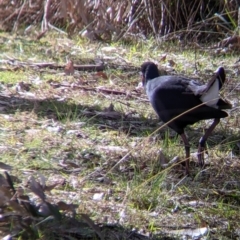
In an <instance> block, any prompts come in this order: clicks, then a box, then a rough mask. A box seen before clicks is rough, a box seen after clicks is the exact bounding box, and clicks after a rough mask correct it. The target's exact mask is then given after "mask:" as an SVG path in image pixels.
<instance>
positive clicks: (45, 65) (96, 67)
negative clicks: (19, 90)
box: [0, 59, 105, 71]
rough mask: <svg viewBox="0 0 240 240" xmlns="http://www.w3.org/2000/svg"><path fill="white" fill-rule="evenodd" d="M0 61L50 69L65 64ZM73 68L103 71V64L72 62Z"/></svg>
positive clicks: (62, 67) (61, 67)
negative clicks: (77, 63)
mask: <svg viewBox="0 0 240 240" xmlns="http://www.w3.org/2000/svg"><path fill="white" fill-rule="evenodd" d="M0 63H2V64H8V65H11V66H18V67H37V68H50V69H55V70H56V69H64V68H65V66H66V65H57V64H55V63H44V62H43V63H28V62H21V61H18V60H15V59H10V60H1V61H0ZM74 70H78V71H103V70H105V66H104V65H103V64H101V65H94V64H87V65H76V64H74Z"/></svg>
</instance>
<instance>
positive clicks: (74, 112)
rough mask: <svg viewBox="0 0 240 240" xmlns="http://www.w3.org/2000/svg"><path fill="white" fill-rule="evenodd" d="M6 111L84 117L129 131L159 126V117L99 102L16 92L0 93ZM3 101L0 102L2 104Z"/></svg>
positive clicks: (138, 132) (59, 118)
mask: <svg viewBox="0 0 240 240" xmlns="http://www.w3.org/2000/svg"><path fill="white" fill-rule="evenodd" d="M0 101H1V102H2V103H4V102H6V103H8V106H6V105H3V106H4V112H5V113H8V114H14V113H15V112H16V111H24V112H26V111H27V112H34V113H35V114H36V115H37V116H38V117H39V118H48V119H53V120H56V121H60V122H65V121H68V120H73V121H85V122H86V123H88V124H90V125H95V124H96V125H97V127H98V128H101V129H104V128H105V129H108V128H109V129H113V130H118V131H123V132H125V133H127V134H128V135H137V136H141V135H145V134H147V132H150V131H152V129H153V128H156V127H157V125H156V123H157V121H152V120H149V119H146V118H144V117H141V116H139V115H137V114H134V113H130V114H124V113H122V112H118V111H115V110H114V109H110V108H111V107H110V108H109V109H104V108H103V107H102V106H100V105H94V106H89V105H86V104H81V103H80V104H75V103H71V102H70V101H65V100H64V101H61V100H59V99H57V98H56V99H54V98H49V99H44V100H39V99H28V98H21V97H15V96H0ZM1 102H0V105H1Z"/></svg>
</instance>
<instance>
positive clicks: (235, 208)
mask: <svg viewBox="0 0 240 240" xmlns="http://www.w3.org/2000/svg"><path fill="white" fill-rule="evenodd" d="M0 39H2V41H1V42H2V44H1V47H0V48H1V49H0V50H1V51H0V58H1V59H8V58H7V56H10V57H11V58H12V59H18V60H20V61H25V62H28V61H33V62H41V61H42V62H56V63H59V64H63V63H64V64H65V63H66V59H67V58H71V59H73V62H74V63H76V64H85V63H86V64H87V63H94V60H95V59H96V58H100V59H104V62H105V64H106V66H107V69H106V71H105V72H104V73H105V74H106V75H107V79H105V78H103V77H101V76H98V75H97V74H96V73H94V72H90V73H87V72H75V75H74V76H66V75H64V74H63V70H58V71H52V70H50V69H37V68H36V69H32V68H29V67H24V68H20V69H18V70H17V71H13V70H11V66H10V65H8V64H1V65H0V67H4V68H5V70H2V71H0V79H1V82H2V89H3V92H4V94H2V95H1V96H0V97H1V99H0V100H1V101H3V102H2V105H3V109H2V111H1V115H0V124H1V129H0V151H1V161H2V162H5V163H7V164H9V165H12V166H13V172H12V174H13V175H17V176H18V178H19V179H20V183H19V185H22V184H21V181H25V180H26V179H27V178H28V177H29V175H31V173H32V174H33V175H37V174H38V173H40V174H43V175H44V176H45V177H46V179H47V182H48V183H49V184H50V183H52V182H54V180H56V179H64V181H65V185H62V186H58V187H56V188H54V189H53V190H52V191H51V194H49V195H48V198H49V199H54V201H57V200H59V201H66V202H68V203H74V204H77V205H78V208H77V213H79V214H80V213H86V214H89V215H90V217H91V218H92V219H93V220H94V221H95V222H96V223H101V224H103V223H104V224H114V223H120V224H121V226H122V227H124V228H126V229H127V228H130V229H131V228H135V229H137V230H138V231H140V232H142V233H145V234H146V235H150V234H152V235H153V236H154V237H155V238H158V236H159V235H158V234H159V233H161V232H164V233H167V234H171V233H172V232H171V231H173V230H182V229H186V228H191V229H199V228H201V227H204V226H207V227H208V228H209V233H208V237H207V238H208V239H236V236H238V233H237V232H238V229H239V228H240V225H239V222H240V221H239V220H240V218H239V214H238V212H239V206H240V205H239V180H238V176H239V163H238V161H239V155H236V154H233V155H231V153H233V148H234V147H235V148H236V143H238V142H239V129H240V128H239V122H238V112H237V110H233V111H232V112H231V113H230V117H229V118H227V119H223V120H222V121H221V124H220V125H219V126H218V127H217V129H216V131H214V133H213V134H212V136H211V137H210V138H209V141H208V149H209V154H210V155H209V164H208V165H207V167H206V169H205V170H204V171H202V172H200V169H199V168H198V167H196V166H195V165H196V164H195V161H196V159H194V157H193V160H192V161H191V173H192V174H191V177H183V175H182V172H181V170H180V167H179V165H175V166H170V167H169V168H167V169H163V168H162V166H161V164H160V161H161V159H159V149H160V148H161V149H162V152H163V154H164V156H165V159H166V160H164V161H168V160H171V159H173V158H174V157H175V156H179V157H180V159H183V158H184V147H183V144H182V143H181V141H180V138H179V137H178V136H177V135H176V134H175V133H174V132H172V131H171V130H169V129H168V128H166V127H165V128H163V129H160V131H159V132H158V133H157V132H154V131H155V130H156V129H157V128H159V125H158V120H157V117H156V114H155V113H154V112H153V110H152V108H151V107H150V104H149V103H148V101H147V99H146V96H145V93H143V92H142V91H137V90H136V87H137V85H138V82H139V81H140V77H139V75H138V72H139V66H140V65H141V63H142V62H143V61H146V60H154V61H159V59H160V58H161V56H163V55H164V54H166V60H165V61H163V62H159V64H160V65H161V66H160V67H162V68H164V69H165V70H166V71H167V72H168V73H171V74H176V73H178V74H183V75H190V76H192V77H194V78H198V77H206V78H207V79H208V78H210V76H211V72H213V71H214V70H215V69H216V67H217V66H219V65H223V66H224V67H226V69H227V71H228V73H227V74H228V78H229V82H228V84H227V85H226V88H225V95H227V96H228V98H229V99H230V100H231V101H233V102H235V103H236V106H237V104H238V103H239V93H238V91H237V89H236V88H235V86H236V85H237V84H238V78H237V76H236V74H235V73H234V71H235V67H234V66H233V64H229V63H231V62H232V63H233V62H235V61H236V59H237V58H238V56H237V55H234V54H229V55H225V56H223V55H214V54H213V53H212V52H211V51H209V50H204V49H200V50H199V49H197V50H196V51H195V49H194V48H193V49H189V48H187V47H186V48H181V47H179V46H175V45H176V44H175V45H174V44H173V43H168V44H164V45H158V44H156V42H154V40H149V41H147V42H140V41H139V42H138V43H135V44H134V45H131V44H128V45H126V44H123V43H114V44H111V45H104V44H99V43H91V42H88V41H86V40H82V39H77V38H76V39H73V40H70V39H67V38H65V37H63V36H59V35H56V34H54V33H49V34H47V35H46V37H44V38H43V39H41V40H40V41H33V40H32V39H31V37H24V36H18V37H16V36H11V35H8V34H5V33H1V34H0ZM4 39H9V41H3V40H4ZM106 47H108V48H106ZM170 60H172V61H173V62H174V64H173V66H170V64H169V61H170ZM120 65H121V66H122V67H119V66H120ZM196 66H197V69H196ZM196 70H197V71H196ZM205 70H206V71H205ZM206 72H207V73H206ZM52 81H53V82H58V83H60V84H65V85H64V86H59V87H53V86H52V85H51V84H50V83H51V82H52ZM19 82H24V83H25V84H30V90H29V91H24V90H22V89H20V90H18V89H17V87H16V86H17V84H18V83H19ZM74 86H77V87H74ZM99 86H103V87H104V88H106V89H114V90H117V91H122V92H124V93H126V94H125V95H114V94H110V93H106V92H101V91H98V90H96V89H97V88H98V87H99ZM84 87H85V88H84ZM86 88H88V89H90V90H86ZM4 102H6V103H9V104H8V105H7V107H6V105H4ZM111 104H112V105H113V107H114V110H113V109H112V108H111ZM207 126H209V121H206V122H204V121H202V122H200V123H198V124H196V125H194V126H191V127H189V128H188V129H187V133H188V135H189V138H190V142H191V152H193V153H194V152H196V149H197V143H198V140H199V138H200V136H201V134H202V132H203V131H204V129H205V128H207ZM75 170H77V171H76V172H75ZM98 193H102V194H103V198H101V199H99V200H98V201H96V200H93V198H94V196H96V194H98ZM49 229H51V228H49ZM45 231H46V229H45ZM183 235H184V234H183ZM41 236H42V237H41ZM238 237H239V236H238ZM38 238H39V239H44V238H45V239H46V235H45V232H44V231H43V230H42V229H41V230H39V232H38ZM159 239H161V238H160V237H159Z"/></svg>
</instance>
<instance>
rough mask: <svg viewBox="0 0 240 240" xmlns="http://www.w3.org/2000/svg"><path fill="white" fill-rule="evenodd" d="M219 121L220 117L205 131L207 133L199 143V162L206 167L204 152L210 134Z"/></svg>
mask: <svg viewBox="0 0 240 240" xmlns="http://www.w3.org/2000/svg"><path fill="white" fill-rule="evenodd" d="M219 122H220V119H219V118H215V119H214V121H213V123H212V125H211V126H210V127H209V129H208V130H207V131H206V132H205V134H204V135H203V136H202V137H201V138H200V140H199V144H198V164H199V165H200V167H204V152H205V145H206V141H207V139H208V137H209V135H210V134H211V133H212V131H213V130H214V128H215V127H216V126H217V125H218V123H219Z"/></svg>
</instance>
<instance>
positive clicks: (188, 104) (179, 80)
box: [141, 62, 231, 174]
mask: <svg viewBox="0 0 240 240" xmlns="http://www.w3.org/2000/svg"><path fill="white" fill-rule="evenodd" d="M141 72H142V83H143V86H144V88H145V90H146V93H147V96H148V99H149V101H150V102H151V105H152V107H153V109H154V110H155V112H156V113H157V115H158V116H159V118H160V119H161V120H162V121H163V122H164V123H167V125H168V127H170V128H171V129H173V130H174V131H176V132H177V133H178V134H179V135H180V136H181V138H182V140H183V142H184V146H185V153H186V161H185V171H186V174H189V158H190V145H189V142H188V138H187V137H186V135H185V132H184V128H185V127H186V126H187V125H190V124H194V123H196V122H198V121H200V120H204V119H214V120H213V123H212V124H211V126H210V127H209V129H208V130H207V131H206V132H205V134H204V135H203V136H202V137H201V138H200V140H199V145H198V162H199V165H200V167H204V150H205V143H206V140H207V138H208V137H209V135H210V134H211V133H212V131H213V130H214V128H215V127H216V126H217V124H218V123H219V122H220V119H221V118H225V117H227V116H228V114H227V113H226V112H225V111H223V110H222V109H230V108H231V104H230V103H229V102H228V101H226V100H224V99H222V98H221V97H220V96H219V90H220V89H221V88H222V86H223V84H224V81H225V79H226V75H225V71H224V68H223V67H219V68H218V70H217V71H216V72H215V74H214V76H213V77H212V79H211V80H210V81H209V82H208V83H207V84H204V85H203V84H201V83H199V82H197V81H195V80H192V79H189V78H185V77H181V76H174V75H172V76H170V75H166V76H160V75H159V71H158V68H157V65H156V64H154V63H153V62H145V63H143V64H142V66H141Z"/></svg>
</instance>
